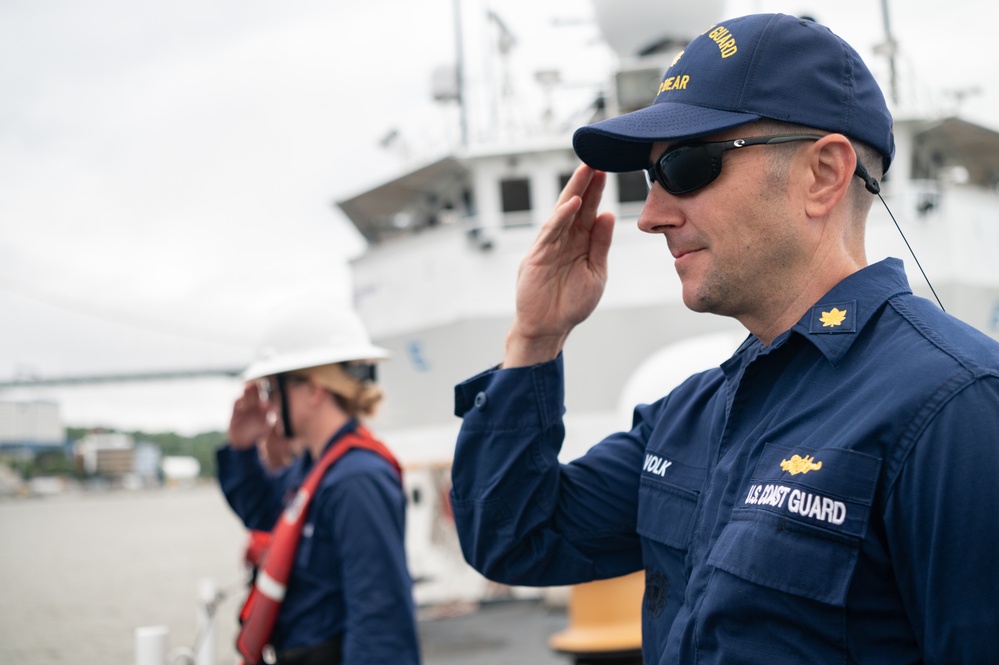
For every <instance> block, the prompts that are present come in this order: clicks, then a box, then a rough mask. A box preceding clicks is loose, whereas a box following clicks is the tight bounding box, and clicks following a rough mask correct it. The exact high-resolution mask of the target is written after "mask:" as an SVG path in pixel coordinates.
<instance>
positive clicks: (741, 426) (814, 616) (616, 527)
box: [452, 259, 999, 665]
mask: <svg viewBox="0 0 999 665" xmlns="http://www.w3.org/2000/svg"><path fill="white" fill-rule="evenodd" d="M562 362H563V359H562V357H561V356H560V357H559V358H558V359H556V360H554V361H552V362H549V363H544V364H540V365H536V366H533V367H525V368H514V369H500V370H497V369H494V370H490V371H488V372H485V373H483V374H480V375H478V376H476V377H473V378H472V379H470V380H469V381H467V382H465V383H463V384H461V385H459V386H457V388H456V391H455V394H456V407H455V409H456V414H457V415H459V416H463V418H464V421H463V424H462V429H461V433H460V435H459V439H458V445H457V450H456V455H455V460H454V465H453V467H452V469H453V471H452V475H453V483H454V485H453V491H452V500H453V503H454V513H455V519H456V523H457V526H458V533H459V535H460V538H461V544H462V548H463V551H464V554H465V557H466V558H467V559H468V561H469V562H470V563H471V564H472V565H473V566H475V567H476V568H477V569H478V570H480V571H481V572H482V573H483V574H485V575H486V576H487V577H489V578H492V579H494V580H498V581H501V582H506V583H510V584H525V585H544V586H547V585H562V584H575V583H579V582H586V581H589V580H593V579H598V578H607V577H613V576H617V575H623V574H625V573H629V572H632V571H635V570H639V569H643V568H644V570H645V578H646V586H645V596H644V600H643V608H642V617H643V618H642V621H643V625H642V635H643V637H642V639H643V656H644V661H645V663H646V665H656V664H665V663H761V664H763V663H765V664H767V665H774V664H776V663H795V664H800V663H892V664H904V663H944V662H947V663H955V662H960V663H984V662H996V659H997V658H999V565H997V564H996V562H995V558H996V555H997V552H999V549H997V546H996V543H997V538H999V343H997V342H996V341H995V340H992V339H990V338H989V337H987V336H986V335H984V334H982V333H981V332H978V331H976V330H974V329H972V328H971V327H969V326H967V325H965V324H963V323H961V322H959V321H958V320H956V319H954V318H953V317H951V316H949V315H946V314H944V313H943V312H941V311H940V310H939V309H938V308H937V307H936V306H935V305H933V304H932V303H930V302H929V301H927V300H924V299H922V298H918V297H915V296H913V295H912V294H911V293H910V290H909V287H908V283H907V281H906V279H905V273H904V271H903V269H902V264H901V261H898V260H896V259H889V260H886V261H883V262H881V263H878V264H875V265H872V266H869V267H867V268H865V269H863V270H861V271H859V272H857V273H855V274H853V275H851V276H850V277H848V278H846V279H845V280H843V281H842V282H841V283H840V284H838V285H837V286H836V287H835V288H833V289H832V290H831V291H830V292H829V293H828V294H827V295H826V296H825V297H823V298H822V299H821V300H820V301H819V302H818V303H817V304H816V305H815V306H814V307H813V308H811V309H810V310H809V311H808V312H807V313H806V314H805V315H804V316H803V317H802V318H801V320H800V321H799V322H798V323H797V324H796V325H795V326H794V327H793V328H792V329H791V330H789V331H787V332H785V333H784V334H782V335H781V336H779V337H778V338H777V339H776V340H774V342H773V343H772V344H771V345H770V346H769V347H764V346H762V345H761V344H760V343H759V342H758V341H757V340H756V339H755V338H754V337H749V338H748V339H747V340H746V341H745V342H744V343H743V344H742V346H741V347H740V348H739V349H738V350H737V351H736V352H735V354H734V355H733V356H732V357H731V358H730V359H729V360H727V361H726V362H725V363H724V364H723V365H722V366H721V367H720V368H716V369H711V370H709V371H706V372H703V373H701V374H697V375H694V376H692V377H691V378H689V379H688V380H687V381H686V382H684V383H683V384H682V385H680V386H679V387H677V388H676V389H675V390H673V391H672V392H671V393H670V394H669V395H668V396H666V397H664V398H663V399H661V400H659V401H658V402H656V403H654V404H651V405H641V406H639V407H637V408H636V409H635V412H634V421H633V429H632V430H631V431H628V432H621V433H617V434H613V435H611V436H608V437H607V438H605V439H604V440H603V441H601V442H600V443H599V444H597V445H596V446H594V447H593V448H592V449H590V450H589V451H588V452H587V453H586V454H585V455H583V456H582V457H580V458H578V459H577V460H574V461H572V462H571V463H568V464H559V462H558V460H557V455H558V452H559V448H560V446H561V443H562V439H563V437H564V428H563V424H562V413H563V410H564V407H563V399H562V397H563V383H562V382H563V377H562Z"/></svg>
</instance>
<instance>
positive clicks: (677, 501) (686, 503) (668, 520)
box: [636, 477, 700, 551]
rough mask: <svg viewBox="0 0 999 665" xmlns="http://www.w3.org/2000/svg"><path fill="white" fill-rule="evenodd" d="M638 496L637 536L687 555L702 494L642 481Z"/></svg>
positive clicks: (647, 480)
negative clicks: (682, 551) (685, 552)
mask: <svg viewBox="0 0 999 665" xmlns="http://www.w3.org/2000/svg"><path fill="white" fill-rule="evenodd" d="M638 494H639V496H638V520H637V526H636V531H638V535H640V536H642V537H644V538H649V539H651V540H654V541H656V542H659V543H662V544H663V545H667V546H669V547H673V548H675V549H679V550H684V551H686V550H687V549H688V548H689V547H690V539H691V533H692V528H693V523H694V514H695V513H696V512H697V501H698V498H699V496H700V495H699V493H697V492H694V491H691V490H688V489H684V488H682V487H677V486H676V485H671V484H669V483H665V482H662V481H657V480H653V479H650V478H648V477H643V478H642V481H641V484H640V485H639V488H638Z"/></svg>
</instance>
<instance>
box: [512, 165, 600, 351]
mask: <svg viewBox="0 0 999 665" xmlns="http://www.w3.org/2000/svg"><path fill="white" fill-rule="evenodd" d="M606 180H607V175H606V174H605V173H603V172H601V171H595V170H593V169H591V168H590V167H588V166H586V165H581V166H579V167H578V168H577V169H576V171H575V172H574V173H573V174H572V178H570V179H569V182H568V183H567V184H566V186H565V188H564V189H563V190H562V194H561V195H560V196H559V199H558V203H557V204H556V206H555V211H554V212H553V213H552V216H551V217H550V218H549V219H548V221H547V222H545V223H544V225H543V226H542V227H541V231H540V232H539V233H538V237H537V238H536V239H535V241H534V244H533V245H532V246H531V249H530V250H529V251H528V253H527V255H526V256H525V257H524V259H523V261H521V263H520V270H519V271H518V273H517V314H516V316H515V318H514V322H513V325H512V326H511V328H510V331H509V332H508V333H507V338H506V355H505V357H504V360H503V366H504V367H524V366H527V365H534V364H536V363H540V362H546V361H549V360H552V359H554V358H555V357H556V356H558V354H559V353H560V352H561V351H562V346H563V344H565V340H566V338H567V337H568V336H569V333H570V332H571V331H572V329H573V328H574V327H576V325H578V324H579V323H581V322H583V321H584V320H585V319H586V318H587V317H588V316H589V315H590V314H591V313H592V312H593V310H594V309H595V308H596V306H597V303H599V302H600V297H601V296H602V295H603V292H604V286H605V285H606V283H607V254H608V252H609V251H610V244H611V236H612V233H613V231H614V215H613V214H611V213H608V212H604V213H600V214H597V206H598V205H599V204H600V197H601V195H602V194H603V191H604V184H605V182H606Z"/></svg>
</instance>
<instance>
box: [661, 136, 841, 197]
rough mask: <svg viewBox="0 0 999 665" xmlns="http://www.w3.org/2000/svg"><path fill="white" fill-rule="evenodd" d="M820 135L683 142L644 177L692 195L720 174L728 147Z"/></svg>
mask: <svg viewBox="0 0 999 665" xmlns="http://www.w3.org/2000/svg"><path fill="white" fill-rule="evenodd" d="M820 138H822V136H821V135H820V134H783V135H777V136H754V137H752V138H748V139H730V140H728V141H712V142H709V143H680V144H677V145H672V146H670V147H669V148H667V149H666V151H665V152H664V153H663V154H662V155H660V156H659V159H657V160H656V161H655V162H654V163H653V164H652V166H650V167H649V168H647V169H645V178H646V180H647V181H648V185H649V189H651V188H652V183H653V182H658V183H659V184H660V185H661V186H662V188H663V189H665V190H666V191H667V192H669V193H670V194H673V195H674V196H676V195H679V194H689V193H690V192H695V191H697V190H698V189H700V188H701V187H704V186H706V185H708V184H710V183H711V182H713V181H714V179H715V178H717V177H718V176H719V174H721V170H722V155H723V154H724V153H725V152H727V151H728V150H737V149H739V148H747V147H749V146H751V145H776V144H778V143H790V142H791V141H818V140H819V139H820ZM858 164H859V162H858Z"/></svg>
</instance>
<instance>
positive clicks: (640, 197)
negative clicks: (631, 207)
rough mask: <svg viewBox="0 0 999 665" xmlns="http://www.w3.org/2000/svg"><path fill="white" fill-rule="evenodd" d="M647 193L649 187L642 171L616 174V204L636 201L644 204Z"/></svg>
mask: <svg viewBox="0 0 999 665" xmlns="http://www.w3.org/2000/svg"><path fill="white" fill-rule="evenodd" d="M648 193H649V185H648V183H646V182H645V173H644V172H643V171H632V172H631V173H618V174H617V200H618V203H634V202H636V201H637V202H643V203H644V202H645V197H646V196H648Z"/></svg>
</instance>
